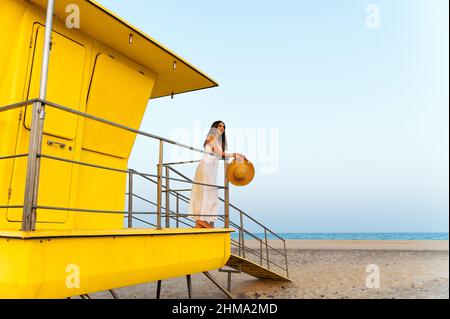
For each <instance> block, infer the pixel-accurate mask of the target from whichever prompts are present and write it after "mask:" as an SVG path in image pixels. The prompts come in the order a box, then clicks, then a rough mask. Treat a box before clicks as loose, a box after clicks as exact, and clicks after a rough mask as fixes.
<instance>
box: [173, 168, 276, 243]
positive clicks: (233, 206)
mask: <svg viewBox="0 0 450 319" xmlns="http://www.w3.org/2000/svg"><path fill="white" fill-rule="evenodd" d="M169 169H170V170H171V171H173V172H174V173H176V174H178V175H179V176H181V177H183V178H185V179H187V180H188V181H189V182H194V181H193V180H192V179H190V178H188V177H187V176H185V175H184V174H182V173H181V172H179V171H178V170H176V169H175V168H173V167H170V166H169ZM219 200H220V201H221V202H225V201H224V200H223V199H222V198H221V197H220V196H219ZM229 205H230V207H232V208H234V209H235V210H237V211H239V212H240V213H242V214H243V215H244V216H245V217H247V218H248V219H250V220H252V221H253V222H255V223H256V224H258V225H259V226H261V227H262V228H264V229H266V230H267V231H268V232H270V233H271V234H272V235H274V236H276V237H277V238H278V239H280V240H283V241H284V240H285V239H284V238H282V237H280V236H279V235H277V234H276V233H274V232H273V231H272V230H270V229H269V228H267V227H266V226H265V225H263V224H261V223H260V222H258V221H257V220H256V219H254V218H253V217H251V216H250V215H248V214H247V213H245V212H244V211H242V210H241V209H240V208H238V207H236V206H235V205H233V204H231V203H229Z"/></svg>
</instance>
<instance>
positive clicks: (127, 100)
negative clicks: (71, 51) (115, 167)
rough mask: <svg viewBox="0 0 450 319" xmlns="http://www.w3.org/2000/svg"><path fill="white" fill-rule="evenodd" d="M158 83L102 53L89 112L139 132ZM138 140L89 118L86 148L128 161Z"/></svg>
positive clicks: (85, 139) (153, 78)
mask: <svg viewBox="0 0 450 319" xmlns="http://www.w3.org/2000/svg"><path fill="white" fill-rule="evenodd" d="M154 81H155V75H154V74H153V73H151V72H149V71H146V72H144V71H141V70H140V69H139V68H137V67H135V66H134V65H133V64H132V63H130V62H128V63H124V62H122V61H119V60H118V58H113V57H111V56H109V55H106V54H103V53H101V54H99V55H98V56H97V58H96V61H95V66H94V72H93V75H92V80H91V86H90V88H89V96H88V102H87V108H86V112H87V113H89V114H92V115H95V116H98V117H102V118H106V119H108V120H110V121H113V122H116V123H120V124H122V125H125V126H128V127H131V128H135V129H138V128H139V125H140V123H141V120H142V117H143V115H144V112H145V109H146V107H147V104H148V100H149V98H150V94H151V91H152V88H153V84H154ZM135 137H136V134H133V133H130V132H127V131H124V130H122V129H119V128H116V127H113V126H109V125H105V124H103V123H99V122H95V121H93V120H89V119H86V120H85V128H84V136H83V145H82V147H83V148H85V149H88V150H91V151H95V152H99V153H104V154H108V155H114V156H117V157H121V158H127V157H128V156H129V155H130V152H131V149H132V147H133V143H134V140H135Z"/></svg>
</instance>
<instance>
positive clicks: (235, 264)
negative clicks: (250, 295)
mask: <svg viewBox="0 0 450 319" xmlns="http://www.w3.org/2000/svg"><path fill="white" fill-rule="evenodd" d="M226 265H227V266H228V267H230V268H233V269H236V270H239V271H242V272H245V273H246V274H248V275H250V276H253V277H256V278H259V279H271V280H280V281H291V280H290V279H289V278H287V277H285V276H283V275H280V274H278V273H276V272H275V271H273V270H271V269H267V268H264V267H262V266H260V265H258V264H256V263H254V262H252V261H250V260H248V259H245V258H242V257H240V256H237V255H233V254H231V255H230V259H228V261H227V263H226Z"/></svg>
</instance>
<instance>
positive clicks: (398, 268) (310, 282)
mask: <svg viewBox="0 0 450 319" xmlns="http://www.w3.org/2000/svg"><path fill="white" fill-rule="evenodd" d="M246 245H248V246H249V247H255V248H256V247H257V246H258V247H259V245H256V243H255V242H252V241H248V242H246ZM270 245H272V247H274V248H276V249H278V248H281V247H282V246H281V245H279V244H278V243H276V242H275V241H274V242H271V243H270ZM286 246H287V250H288V265H289V276H290V279H291V280H292V282H273V281H270V280H259V279H256V278H253V277H251V276H248V275H246V274H233V275H232V287H231V293H232V294H233V295H234V296H235V297H236V298H242V299H254V298H256V299H264V298H269V299H270V298H275V299H278V298H288V299H290V298H294V299H302V298H314V299H329V298H332V299H352V298H389V299H392V298H395V299H405V298H407V299H410V298H449V282H448V278H449V254H448V248H449V242H448V240H442V241H381V240H379V241H352V240H348V241H337V240H332V241H323V240H288V241H287V244H286ZM272 258H273V260H274V261H276V262H279V263H281V262H282V261H283V260H284V257H283V256H280V255H278V254H277V253H272V254H271V256H270V259H271V260H272ZM368 265H377V267H378V269H379V285H380V287H379V288H368V287H367V286H366V278H367V276H368V275H369V273H367V272H366V267H367V266H368ZM280 273H281V272H280ZM211 274H212V275H213V276H214V277H215V278H216V279H217V280H218V281H219V282H220V283H221V284H222V285H223V286H224V287H225V286H226V282H227V277H226V276H227V275H226V274H225V273H221V272H218V271H211ZM192 287H193V297H194V298H225V296H224V295H223V293H222V292H221V291H220V290H219V289H217V287H216V286H214V284H213V283H212V282H210V281H209V280H208V279H207V278H206V277H205V276H204V275H203V274H193V275H192ZM116 292H117V294H118V295H119V297H121V298H155V295H156V282H152V283H147V284H142V285H137V286H132V287H125V288H120V289H116ZM91 296H92V297H93V298H111V295H110V294H109V293H107V292H101V293H95V294H92V295H91ZM187 297H188V295H187V288H186V278H185V277H181V278H173V279H169V280H165V281H163V283H162V290H161V298H177V299H178V298H187Z"/></svg>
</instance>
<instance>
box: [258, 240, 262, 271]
mask: <svg viewBox="0 0 450 319" xmlns="http://www.w3.org/2000/svg"><path fill="white" fill-rule="evenodd" d="M262 246H263V245H262V239H261V240H260V241H259V264H260V265H261V266H262V264H263V256H262V254H263V249H262Z"/></svg>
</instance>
